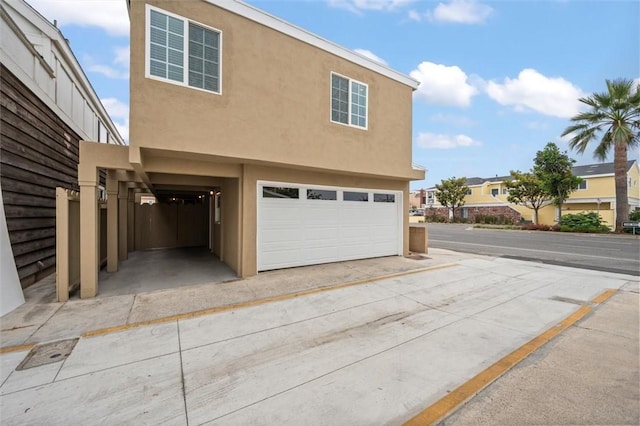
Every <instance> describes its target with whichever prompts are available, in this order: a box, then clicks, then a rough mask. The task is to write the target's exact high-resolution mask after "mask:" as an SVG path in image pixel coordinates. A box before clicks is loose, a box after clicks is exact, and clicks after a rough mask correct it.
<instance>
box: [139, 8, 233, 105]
mask: <svg viewBox="0 0 640 426" xmlns="http://www.w3.org/2000/svg"><path fill="white" fill-rule="evenodd" d="M147 22H148V25H147V76H148V77H152V78H157V79H160V80H165V81H169V82H171V83H175V84H180V85H184V86H189V87H194V88H197V89H202V90H206V91H208V92H214V93H220V40H221V38H222V33H221V32H220V31H218V30H215V29H213V28H208V27H205V26H203V25H200V24H197V23H194V22H190V21H188V20H186V19H184V18H181V17H178V16H175V15H172V14H169V13H167V12H164V11H160V10H159V9H156V8H152V7H150V6H147Z"/></svg>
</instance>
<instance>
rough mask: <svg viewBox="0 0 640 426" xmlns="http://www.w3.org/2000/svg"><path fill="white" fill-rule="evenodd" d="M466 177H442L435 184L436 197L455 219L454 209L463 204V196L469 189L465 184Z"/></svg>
mask: <svg viewBox="0 0 640 426" xmlns="http://www.w3.org/2000/svg"><path fill="white" fill-rule="evenodd" d="M466 181H467V178H465V177H461V178H458V179H456V178H455V177H452V178H449V179H442V180H441V181H440V184H436V198H437V199H438V201H439V202H440V204H442V205H443V206H444V207H446V208H448V209H449V210H450V211H451V218H452V219H453V220H455V217H456V216H455V214H456V209H457V208H458V207H462V206H464V197H465V196H466V195H467V192H468V191H469V187H468V186H467V185H465V183H466Z"/></svg>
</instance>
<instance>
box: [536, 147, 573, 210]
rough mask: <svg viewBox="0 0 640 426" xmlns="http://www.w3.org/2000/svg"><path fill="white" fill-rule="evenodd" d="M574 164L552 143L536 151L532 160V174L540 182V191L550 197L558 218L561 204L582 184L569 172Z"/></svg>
mask: <svg viewBox="0 0 640 426" xmlns="http://www.w3.org/2000/svg"><path fill="white" fill-rule="evenodd" d="M575 162H576V160H574V159H572V158H569V156H568V155H567V153H566V152H561V151H560V149H559V148H558V146H557V145H556V144H555V143H553V142H549V143H548V144H547V145H546V146H545V147H544V149H543V150H541V151H538V152H537V153H536V157H535V159H534V160H533V168H532V172H533V174H534V175H535V176H536V178H538V179H539V180H540V186H541V187H542V189H543V190H544V191H545V192H546V193H548V194H549V195H550V196H551V200H552V201H553V204H554V205H555V206H557V207H558V216H559V218H561V217H562V204H563V203H564V202H565V200H566V199H567V198H569V195H571V193H572V192H573V191H575V190H576V189H577V188H578V185H580V183H581V182H582V179H581V178H579V177H577V176H574V175H573V172H572V170H571V168H572V167H573V164H574V163H575Z"/></svg>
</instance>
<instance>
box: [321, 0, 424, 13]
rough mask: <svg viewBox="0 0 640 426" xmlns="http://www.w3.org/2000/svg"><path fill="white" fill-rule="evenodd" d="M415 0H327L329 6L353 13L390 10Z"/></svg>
mask: <svg viewBox="0 0 640 426" xmlns="http://www.w3.org/2000/svg"><path fill="white" fill-rule="evenodd" d="M415 1H417V0H328V3H329V6H331V7H338V8H341V9H346V10H349V11H351V12H354V13H360V12H361V11H363V10H379V11H391V10H395V9H399V8H401V7H404V6H406V5H409V4H411V3H414V2H415Z"/></svg>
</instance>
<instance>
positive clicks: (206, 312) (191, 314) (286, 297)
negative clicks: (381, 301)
mask: <svg viewBox="0 0 640 426" xmlns="http://www.w3.org/2000/svg"><path fill="white" fill-rule="evenodd" d="M455 266H460V265H459V264H458V263H447V264H444V265H437V266H429V267H426V268H420V269H413V270H411V271H404V272H398V273H395V274H389V275H384V276H378V277H372V278H366V279H362V280H357V281H351V282H348V283H343V284H336V285H333V286H327V287H320V288H313V289H309V290H304V291H299V292H297V293H290V294H283V295H279V296H272V297H266V298H264V299H258V300H252V301H249V302H242V303H236V304H234V305H226V306H218V307H215V308H209V309H203V310H200V311H195V312H188V313H185V314H177V315H171V316H168V317H163V318H157V319H154V320H149V321H142V322H136V323H133V324H124V325H117V326H114V327H108V328H102V329H99V330H93V331H87V332H84V333H82V334H81V336H82V337H94V336H102V335H105V334H109V333H116V332H119V331H124V330H129V329H132V328H137V327H143V326H145V325H156V324H163V323H167V322H171V321H177V320H183V319H189V318H195V317H200V316H203V315H210V314H216V313H219V312H226V311H232V310H235V309H242V308H248V307H251V306H259V305H264V304H267V303H272V302H279V301H282V300H289V299H295V298H296V297H302V296H309V295H311V294H316V293H323V292H325V291H331V290H339V289H343V288H347V287H354V286H357V285H362V284H368V283H371V282H374V281H381V280H387V279H391V278H396V277H402V276H406V275H412V274H418V273H420V272H430V271H436V270H439V269H446V268H453V267H455Z"/></svg>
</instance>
